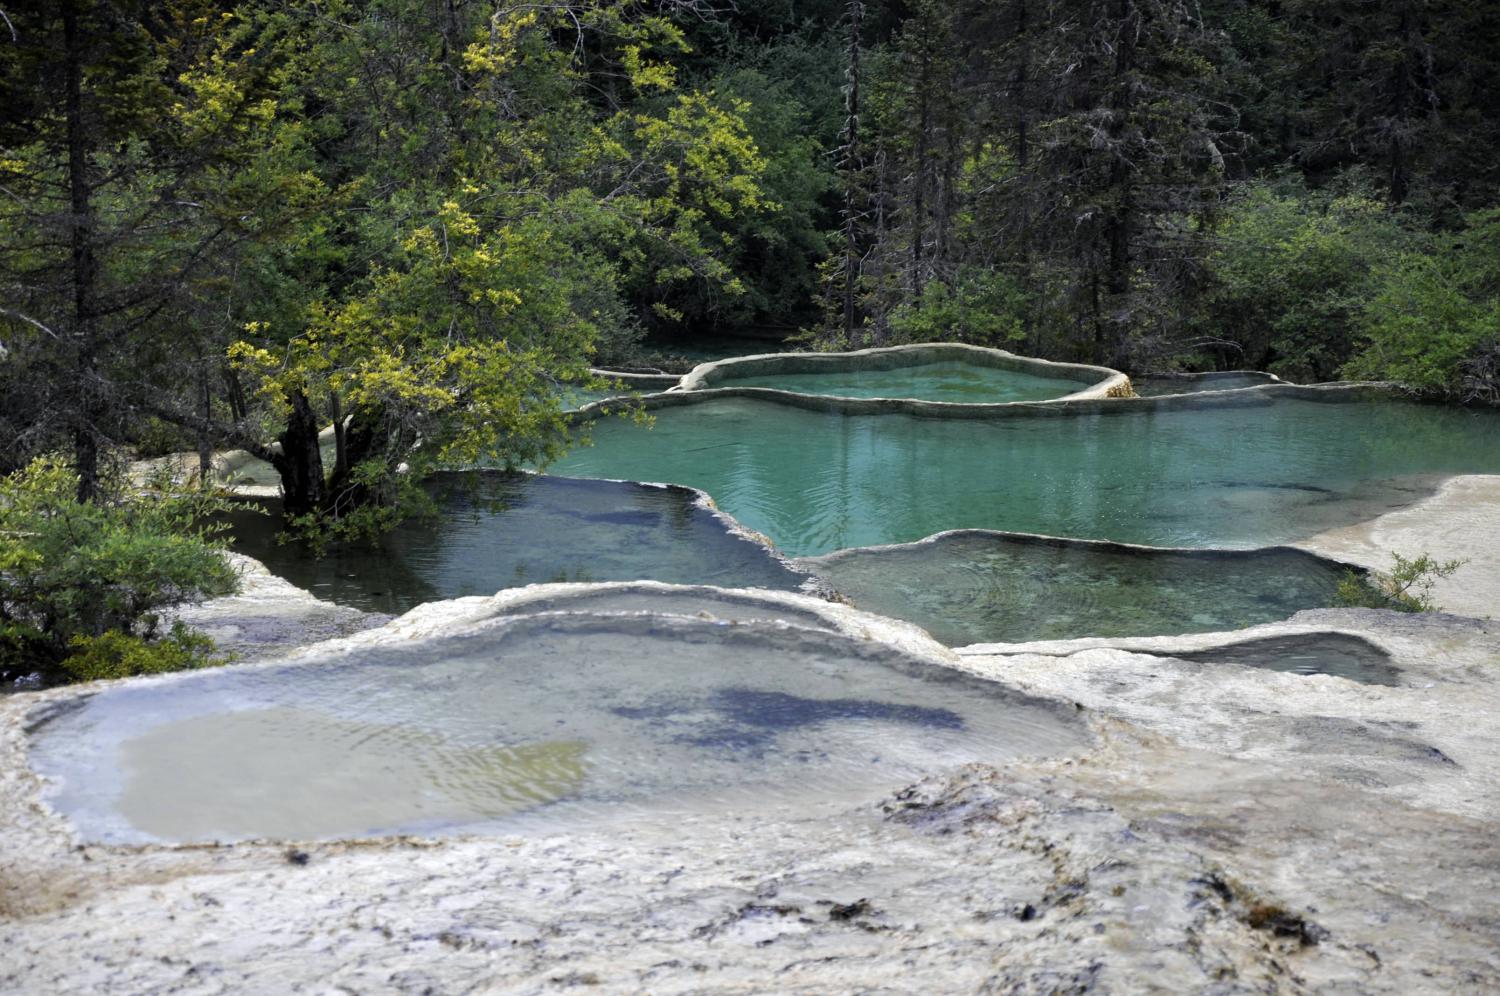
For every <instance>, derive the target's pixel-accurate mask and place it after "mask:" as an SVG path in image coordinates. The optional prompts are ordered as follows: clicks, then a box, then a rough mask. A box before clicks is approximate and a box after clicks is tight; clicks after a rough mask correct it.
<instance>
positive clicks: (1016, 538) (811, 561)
mask: <svg viewBox="0 0 1500 996" xmlns="http://www.w3.org/2000/svg"><path fill="white" fill-rule="evenodd" d="M970 537H974V538H983V539H996V540H1003V541H1006V542H1013V543H1021V544H1031V545H1036V546H1052V547H1066V548H1073V549H1079V550H1097V551H1100V552H1103V553H1123V554H1130V555H1138V556H1143V557H1149V556H1153V555H1157V554H1171V555H1173V556H1178V557H1194V558H1201V559H1204V560H1215V559H1225V558H1229V559H1252V558H1255V557H1270V556H1273V555H1279V554H1294V555H1300V556H1305V557H1310V558H1312V559H1314V560H1317V561H1319V562H1322V563H1325V564H1328V565H1330V566H1334V567H1347V568H1351V569H1357V570H1360V571H1363V570H1365V568H1364V567H1363V566H1362V565H1360V564H1356V563H1354V562H1353V561H1347V560H1340V559H1338V558H1336V557H1330V556H1326V555H1324V554H1321V553H1318V552H1316V551H1314V550H1310V549H1304V548H1302V547H1300V546H1297V545H1295V544H1291V543H1277V544H1273V545H1271V546H1252V547H1224V546H1151V545H1148V544H1145V543H1122V542H1119V541H1117V540H1101V539H1082V538H1079V537H1076V536H1053V535H1050V534H1047V533H1023V532H1014V531H1011V530H1005V529H944V530H942V531H941V532H936V533H932V534H931V535H929V536H924V537H922V538H921V539H918V540H910V541H908V542H905V543H878V544H875V545H872V546H851V547H845V548H844V549H841V550H831V551H829V552H828V553H821V554H817V555H815V556H808V557H792V558H790V560H791V562H792V563H793V564H801V565H806V566H807V567H808V569H810V570H813V571H816V565H818V564H822V563H829V562H832V561H836V560H840V559H843V558H846V557H850V556H853V555H856V554H862V553H885V552H898V551H904V550H914V549H918V548H920V547H928V546H940V545H941V544H942V543H943V542H944V541H945V540H952V539H963V538H970Z"/></svg>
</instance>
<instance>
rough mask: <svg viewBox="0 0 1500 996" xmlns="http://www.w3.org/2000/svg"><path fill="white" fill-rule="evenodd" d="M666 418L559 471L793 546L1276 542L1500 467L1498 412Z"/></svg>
mask: <svg viewBox="0 0 1500 996" xmlns="http://www.w3.org/2000/svg"><path fill="white" fill-rule="evenodd" d="M652 414H653V415H654V425H652V426H651V427H649V428H648V427H645V426H641V425H636V424H633V423H629V422H627V421H625V420H623V419H617V418H610V419H602V420H600V421H599V422H598V423H597V424H596V425H595V427H594V430H593V434H594V445H593V446H591V447H588V448H583V449H576V450H574V451H572V452H570V453H569V454H568V455H567V456H565V457H564V458H563V459H562V460H560V461H558V462H557V463H556V464H554V465H553V467H552V468H551V470H552V472H554V473H559V474H566V475H570V476H575V477H610V478H633V479H637V480H653V481H672V482H674V483H679V484H687V485H691V486H693V487H697V488H701V489H703V490H705V491H707V492H708V493H709V494H711V495H712V496H713V497H714V500H715V502H716V503H717V504H718V506H719V507H720V508H721V509H723V510H724V511H726V512H728V513H730V514H731V515H733V516H734V517H735V518H736V519H738V520H739V521H740V522H741V523H742V524H744V525H746V526H748V527H750V528H751V529H754V530H757V531H759V532H762V533H765V534H766V535H768V536H769V537H771V539H772V540H773V541H774V542H775V543H776V544H777V545H778V547H779V548H780V549H781V550H782V551H783V552H785V553H787V554H789V555H792V556H808V555H815V554H822V553H828V552H830V551H833V550H838V549H843V548H847V547H855V546H873V545H878V544H886V543H902V542H909V541H912V540H916V539H921V538H922V537H925V536H929V535H932V534H933V533H937V532H942V531H944V530H949V529H961V528H980V529H998V530H1006V531H1013V532H1028V533H1043V534H1047V535H1053V536H1071V537H1076V538H1082V539H1111V540H1117V541H1121V542H1130V543H1143V544H1150V545H1159V546H1229V547H1250V546H1267V545H1274V544H1277V543H1283V542H1287V541H1292V540H1296V539H1300V538H1305V537H1307V536H1310V535H1313V534H1315V533H1317V532H1320V531H1322V530H1323V529H1327V528H1331V527H1335V526H1341V525H1347V524H1349V523H1352V522H1357V521H1360V520H1363V519H1367V518H1371V517H1373V516H1375V515H1378V514H1380V513H1382V512H1383V511H1386V510H1388V509H1390V508H1393V507H1399V506H1400V505H1403V504H1407V503H1409V502H1411V501H1412V500H1414V499H1415V498H1417V497H1419V496H1421V495H1424V494H1427V493H1430V491H1431V490H1432V488H1433V487H1435V486H1436V482H1437V481H1438V480H1439V479H1440V478H1441V477H1442V476H1444V475H1450V474H1457V473H1495V472H1500V412H1493V411H1477V410H1468V409H1458V408H1446V407H1437V406H1427V405H1418V404H1413V403H1408V402H1400V401H1384V400H1359V401H1354V400H1350V401H1328V400H1317V401H1314V400H1304V399H1302V398H1295V397H1285V396H1274V395H1272V396H1267V397H1263V398H1261V399H1259V402H1258V403H1255V404H1248V403H1237V404H1221V403H1214V402H1210V401H1205V402H1203V403H1201V404H1199V405H1196V406H1193V407H1177V406H1168V405H1162V404H1160V403H1156V402H1152V401H1149V400H1144V401H1130V402H1112V403H1110V407H1109V408H1108V409H1106V410H1103V411H1071V412H1068V413H1066V414H1061V415H1047V416H1043V415H1032V414H1024V415H1019V416H1008V417H975V418H933V417H918V416H912V415H903V414H882V415H843V414H839V413H834V412H821V411H811V410H807V409H804V408H800V407H795V406H792V405H783V404H777V403H774V402H771V401H763V400H760V399H752V398H710V399H704V400H703V401H701V402H698V403H694V404H686V405H681V406H680V407H665V408H660V409H658V410H656V411H654V412H653V413H652Z"/></svg>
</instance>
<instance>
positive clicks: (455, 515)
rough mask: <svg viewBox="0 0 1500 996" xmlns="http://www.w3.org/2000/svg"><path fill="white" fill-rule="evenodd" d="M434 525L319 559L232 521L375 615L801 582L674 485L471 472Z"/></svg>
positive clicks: (328, 594) (455, 481) (439, 483)
mask: <svg viewBox="0 0 1500 996" xmlns="http://www.w3.org/2000/svg"><path fill="white" fill-rule="evenodd" d="M430 487H431V489H432V491H433V493H434V495H435V496H436V498H437V500H438V502H439V505H440V507H441V509H442V515H441V517H440V518H439V519H437V520H436V521H431V520H413V521H408V522H405V523H403V524H402V525H400V526H399V527H397V528H396V529H395V530H393V531H392V532H391V533H389V534H388V535H386V536H385V537H383V538H382V540H381V541H380V542H379V543H378V544H376V545H366V544H356V545H353V546H349V547H343V548H336V549H334V550H333V551H331V552H330V553H329V554H328V556H326V557H323V558H321V559H316V558H314V557H312V556H310V555H308V554H307V553H306V552H305V551H304V550H302V549H301V548H299V547H297V546H292V545H287V544H281V543H278V542H277V532H278V524H277V522H276V520H275V519H273V518H271V517H270V516H265V515H253V514H250V513H248V512H246V513H241V514H238V515H236V516H235V517H234V533H233V538H234V548H235V549H236V550H237V551H239V552H240V553H244V554H247V555H249V556H251V557H254V558H255V559H256V560H259V561H261V562H262V563H263V564H265V565H266V567H267V568H269V569H270V570H271V571H272V572H274V573H276V574H278V575H280V576H281V577H284V578H286V579H287V580H288V581H290V582H292V583H293V584H295V585H297V586H298V587H299V588H305V589H307V590H308V591H311V592H312V593H313V594H315V595H317V596H319V597H320V598H325V599H327V600H329V601H332V602H337V603H339V604H341V605H352V606H355V607H356V608H360V609H365V610H366V611H374V612H405V611H406V610H408V609H410V608H412V607H414V606H416V605H418V604H419V603H421V602H428V601H433V600H435V599H441V598H458V597H460V596H464V595H493V594H494V593H495V592H497V591H499V590H500V589H502V588H514V587H519V586H521V585H528V584H535V583H538V582H547V581H634V580H637V579H641V578H645V579H648V580H652V581H666V582H669V583H674V584H712V585H722V586H727V587H753V588H777V589H782V590H791V589H795V588H796V587H797V586H798V585H799V584H801V583H802V582H803V581H804V580H806V578H805V577H804V576H803V575H801V574H797V573H795V572H793V571H791V570H788V569H787V568H786V567H785V566H784V565H783V564H782V563H781V562H780V561H779V560H777V559H776V558H775V557H774V556H772V554H771V553H770V552H769V551H768V550H766V549H765V547H763V546H761V545H760V544H759V543H755V542H752V541H751V540H748V539H745V538H743V537H741V536H737V535H735V534H733V533H731V532H730V531H729V529H728V528H727V527H726V526H725V524H724V523H723V522H722V521H721V520H720V519H719V518H717V517H716V516H714V514H713V513H712V512H710V511H708V510H707V509H704V508H700V507H698V506H697V505H696V504H695V496H694V495H693V494H692V493H691V492H686V491H683V490H681V489H677V488H650V487H644V486H642V485H639V484H630V483H621V482H604V481H576V480H568V479H566V478H560V477H533V476H530V475H524V474H515V475H511V474H502V473H498V472H487V471H470V472H465V473H458V474H438V475H436V476H435V477H434V479H433V480H432V481H431V482H430Z"/></svg>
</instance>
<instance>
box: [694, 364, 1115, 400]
mask: <svg viewBox="0 0 1500 996" xmlns="http://www.w3.org/2000/svg"><path fill="white" fill-rule="evenodd" d="M732 369H733V368H726V370H725V372H724V374H723V375H722V376H721V377H720V378H719V379H717V380H716V381H715V382H714V384H713V386H714V387H769V388H774V389H776V390H778V391H791V392H793V393H797V394H818V395H829V396H835V397H844V398H914V399H916V400H919V401H947V402H956V403H964V404H1002V403H1005V402H1011V401H1043V400H1046V399H1049V398H1060V397H1063V396H1064V395H1068V394H1072V393H1074V392H1075V391H1081V390H1083V389H1084V388H1086V387H1088V386H1089V382H1087V381H1082V380H1073V379H1070V378H1065V377H1047V376H1042V375H1040V374H1035V373H1030V372H1027V371H1025V370H1003V369H1000V368H998V367H984V366H978V365H975V364H972V363H964V362H960V361H951V362H936V363H922V364H916V365H912V366H906V367H895V368H893V369H890V370H829V371H820V372H817V373H762V374H750V373H746V374H739V373H734V372H732Z"/></svg>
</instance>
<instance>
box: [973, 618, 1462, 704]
mask: <svg viewBox="0 0 1500 996" xmlns="http://www.w3.org/2000/svg"><path fill="white" fill-rule="evenodd" d="M1388 611H1390V610H1386V609H1340V608H1323V609H1302V610H1301V611H1299V612H1296V613H1294V614H1293V615H1291V616H1289V617H1287V618H1286V619H1280V620H1276V621H1273V622H1265V623H1256V624H1255V625H1254V626H1246V627H1244V628H1243V629H1226V630H1216V631H1214V632H1210V633H1179V634H1167V635H1162V636H1079V637H1073V638H1070V639H1066V640H1027V641H1023V642H1021V643H998V642H997V643H971V644H968V645H966V646H961V647H952V648H950V649H951V650H952V652H953V654H954V655H956V656H958V657H980V658H982V657H1019V656H1032V655H1034V656H1038V657H1071V656H1073V655H1074V654H1080V653H1085V652H1087V651H1090V650H1114V651H1119V652H1121V653H1127V654H1144V655H1148V656H1152V657H1171V656H1172V655H1173V653H1185V654H1196V653H1201V652H1203V651H1209V650H1223V649H1227V648H1229V647H1234V646H1238V645H1240V644H1243V643H1255V642H1257V641H1260V640H1267V639H1273V638H1279V637H1305V636H1342V637H1348V638H1349V639H1353V640H1359V641H1362V642H1364V643H1367V644H1369V645H1371V646H1373V647H1375V648H1376V649H1378V650H1380V651H1382V652H1384V653H1385V654H1387V655H1389V656H1390V657H1391V659H1392V660H1397V659H1399V658H1401V657H1402V656H1403V655H1402V653H1401V649H1400V648H1399V647H1398V646H1396V645H1395V644H1393V643H1391V642H1390V641H1388V640H1386V639H1382V638H1381V637H1380V636H1378V635H1377V634H1375V633H1372V632H1371V631H1370V630H1365V629H1360V628H1357V627H1356V626H1354V625H1352V624H1350V623H1339V622H1333V623H1329V622H1324V621H1321V620H1319V619H1316V618H1305V617H1308V616H1313V615H1316V614H1321V613H1340V614H1346V615H1347V614H1350V613H1359V612H1388ZM1450 618H1453V619H1455V620H1460V621H1462V622H1464V623H1472V622H1475V621H1476V620H1474V619H1473V618H1472V617H1470V616H1450ZM1221 666H1226V667H1242V666H1243V665H1221ZM1403 670H1404V668H1403ZM1309 677H1317V678H1329V679H1333V680H1337V681H1348V680H1349V679H1347V678H1338V677H1337V676H1335V675H1311V676H1309ZM1396 687H1400V688H1404V687H1411V686H1396Z"/></svg>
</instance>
